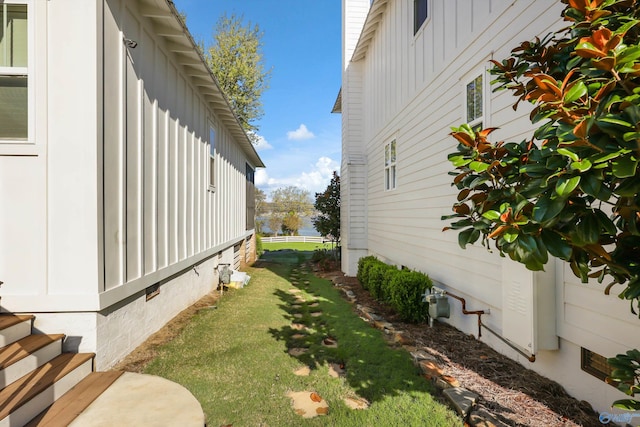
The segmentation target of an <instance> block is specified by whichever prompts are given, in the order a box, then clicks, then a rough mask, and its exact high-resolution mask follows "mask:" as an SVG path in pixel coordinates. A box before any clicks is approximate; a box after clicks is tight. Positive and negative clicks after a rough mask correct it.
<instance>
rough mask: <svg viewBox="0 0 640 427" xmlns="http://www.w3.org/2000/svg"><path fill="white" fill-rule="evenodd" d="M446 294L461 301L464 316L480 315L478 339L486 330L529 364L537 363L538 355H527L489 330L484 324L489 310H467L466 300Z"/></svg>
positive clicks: (449, 293) (447, 292) (446, 292)
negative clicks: (484, 317)
mask: <svg viewBox="0 0 640 427" xmlns="http://www.w3.org/2000/svg"><path fill="white" fill-rule="evenodd" d="M444 293H445V294H446V295H449V296H450V297H451V298H454V299H457V300H458V301H460V302H461V303H462V314H465V315H468V314H476V315H478V338H480V337H481V336H482V328H485V329H486V330H487V331H489V332H491V333H492V334H493V335H494V336H495V337H496V338H498V339H499V340H500V341H502V342H503V343H505V344H506V345H508V346H509V347H511V348H512V349H513V350H515V351H516V352H517V353H518V354H520V355H521V356H523V357H525V358H526V359H527V360H528V361H529V362H531V363H533V362H535V361H536V355H535V354H527V353H525V352H524V351H522V350H521V349H520V348H519V347H517V346H516V345H514V344H513V343H512V342H511V341H509V340H508V339H506V338H504V337H503V336H501V335H499V334H498V333H497V332H495V331H494V330H493V329H491V328H489V327H488V326H487V325H485V324H484V323H482V315H483V314H489V311H488V310H487V311H485V310H474V311H470V310H467V302H466V301H465V299H464V298H462V297H459V296H457V295H454V294H452V293H451V292H449V291H444Z"/></svg>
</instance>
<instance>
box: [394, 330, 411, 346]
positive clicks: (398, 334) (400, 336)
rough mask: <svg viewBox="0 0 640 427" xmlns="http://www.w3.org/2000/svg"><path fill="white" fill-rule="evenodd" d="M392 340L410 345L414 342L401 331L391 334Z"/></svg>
mask: <svg viewBox="0 0 640 427" xmlns="http://www.w3.org/2000/svg"><path fill="white" fill-rule="evenodd" d="M393 341H394V342H396V343H397V344H400V345H411V344H413V343H414V341H413V340H412V339H411V338H409V337H408V336H407V335H406V334H405V333H404V332H402V331H400V332H396V333H395V334H394V335H393Z"/></svg>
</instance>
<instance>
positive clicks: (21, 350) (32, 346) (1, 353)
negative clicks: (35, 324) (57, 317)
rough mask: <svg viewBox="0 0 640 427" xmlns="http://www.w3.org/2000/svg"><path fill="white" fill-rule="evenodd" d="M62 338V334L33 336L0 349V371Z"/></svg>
mask: <svg viewBox="0 0 640 427" xmlns="http://www.w3.org/2000/svg"><path fill="white" fill-rule="evenodd" d="M63 338H64V334H52V335H45V334H33V335H29V336H27V337H24V338H22V339H21V340H18V341H16V342H14V343H11V344H9V345H7V346H5V347H2V348H0V369H6V368H7V366H11V365H12V364H14V363H16V362H18V361H19V360H22V359H24V358H25V357H27V356H28V355H29V354H31V353H33V352H34V351H36V350H38V349H40V348H42V347H44V346H46V345H48V344H50V343H52V342H55V341H59V340H62V339H63Z"/></svg>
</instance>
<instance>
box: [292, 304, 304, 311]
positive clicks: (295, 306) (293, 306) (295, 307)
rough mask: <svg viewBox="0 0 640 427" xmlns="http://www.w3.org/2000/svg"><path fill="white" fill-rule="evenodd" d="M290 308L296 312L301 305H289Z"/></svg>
mask: <svg viewBox="0 0 640 427" xmlns="http://www.w3.org/2000/svg"><path fill="white" fill-rule="evenodd" d="M291 308H293V309H296V310H297V309H299V308H302V305H301V304H293V305H291Z"/></svg>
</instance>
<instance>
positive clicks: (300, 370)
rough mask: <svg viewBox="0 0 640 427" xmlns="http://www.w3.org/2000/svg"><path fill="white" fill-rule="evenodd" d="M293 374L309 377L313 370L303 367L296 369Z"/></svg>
mask: <svg viewBox="0 0 640 427" xmlns="http://www.w3.org/2000/svg"><path fill="white" fill-rule="evenodd" d="M293 373H294V374H295V375H297V376H299V377H308V376H309V374H311V368H309V367H308V366H303V367H301V368H298V369H296V370H295V371H294V372H293Z"/></svg>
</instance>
